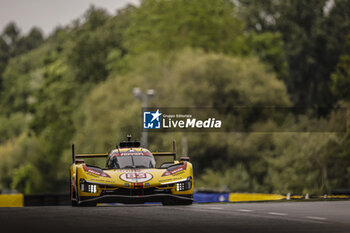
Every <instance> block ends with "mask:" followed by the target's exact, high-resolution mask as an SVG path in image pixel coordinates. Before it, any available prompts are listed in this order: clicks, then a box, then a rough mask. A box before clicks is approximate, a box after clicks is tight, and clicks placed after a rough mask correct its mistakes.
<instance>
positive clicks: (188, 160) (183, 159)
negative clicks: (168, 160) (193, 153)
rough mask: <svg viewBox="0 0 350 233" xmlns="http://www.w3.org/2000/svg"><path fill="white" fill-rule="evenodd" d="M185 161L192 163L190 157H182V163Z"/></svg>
mask: <svg viewBox="0 0 350 233" xmlns="http://www.w3.org/2000/svg"><path fill="white" fill-rule="evenodd" d="M184 161H187V162H190V157H181V158H180V162H184Z"/></svg>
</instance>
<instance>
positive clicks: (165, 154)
mask: <svg viewBox="0 0 350 233" xmlns="http://www.w3.org/2000/svg"><path fill="white" fill-rule="evenodd" d="M152 154H153V156H154V157H155V159H156V160H159V161H160V160H166V158H165V157H172V161H175V160H176V142H175V141H173V152H152ZM106 157H108V153H102V154H76V153H75V145H74V144H72V160H73V163H75V161H76V159H79V158H106Z"/></svg>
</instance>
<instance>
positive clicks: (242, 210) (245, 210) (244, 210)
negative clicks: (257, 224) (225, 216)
mask: <svg viewBox="0 0 350 233" xmlns="http://www.w3.org/2000/svg"><path fill="white" fill-rule="evenodd" d="M237 210H238V211H241V212H253V211H254V210H247V209H237Z"/></svg>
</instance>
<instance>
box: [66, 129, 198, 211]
mask: <svg viewBox="0 0 350 233" xmlns="http://www.w3.org/2000/svg"><path fill="white" fill-rule="evenodd" d="M82 158H104V159H106V167H105V168H100V167H97V166H93V165H89V164H86V163H85V161H84V160H82ZM169 158H170V159H169ZM72 159H73V164H72V165H71V167H70V198H71V204H72V206H96V205H97V204H98V203H125V204H134V203H135V204H141V203H145V202H161V203H162V204H163V205H190V204H192V202H193V170H192V164H191V163H190V159H189V157H181V158H180V160H179V161H178V160H176V144H175V141H174V142H173V152H153V153H152V152H150V151H149V150H148V149H146V148H142V147H141V146H140V142H138V141H131V136H128V140H127V141H123V142H120V144H119V146H117V147H116V148H115V149H113V150H111V151H110V152H109V153H105V154H76V153H75V147H74V144H73V145H72Z"/></svg>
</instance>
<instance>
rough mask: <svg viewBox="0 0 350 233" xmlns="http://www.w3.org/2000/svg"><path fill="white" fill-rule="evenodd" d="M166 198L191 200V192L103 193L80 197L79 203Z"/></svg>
mask: <svg viewBox="0 0 350 233" xmlns="http://www.w3.org/2000/svg"><path fill="white" fill-rule="evenodd" d="M167 200H188V201H193V196H192V195H191V194H186V195H174V194H151V195H145V196H141V195H140V196H128V195H103V196H99V197H80V201H79V203H88V202H95V203H124V204H141V203H145V202H162V201H167Z"/></svg>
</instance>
